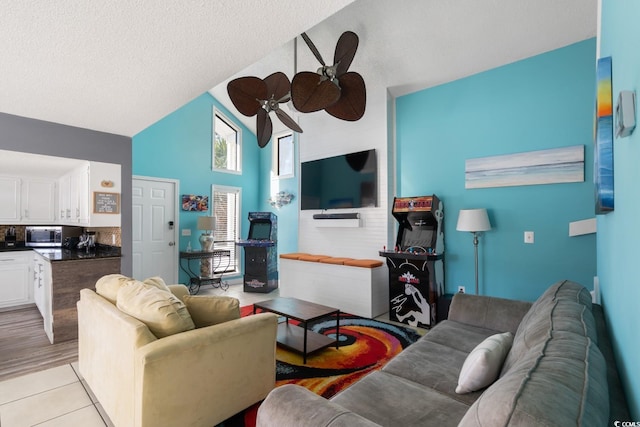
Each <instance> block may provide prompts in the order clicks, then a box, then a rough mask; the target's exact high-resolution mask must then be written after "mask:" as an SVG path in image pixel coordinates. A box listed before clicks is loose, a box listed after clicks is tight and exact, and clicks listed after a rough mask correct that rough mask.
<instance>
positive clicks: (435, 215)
mask: <svg viewBox="0 0 640 427" xmlns="http://www.w3.org/2000/svg"><path fill="white" fill-rule="evenodd" d="M391 213H392V214H393V216H394V217H395V219H396V220H397V221H398V236H397V238H396V247H395V249H394V250H393V251H381V252H380V256H383V257H385V258H386V259H387V266H388V267H389V319H390V320H393V321H396V322H401V323H406V324H408V325H411V326H418V327H430V326H433V325H435V323H436V301H437V300H438V297H439V296H440V295H441V294H442V293H443V290H444V265H443V262H444V261H443V260H444V222H443V218H444V211H443V206H442V203H441V202H440V200H439V199H438V198H437V197H436V196H435V195H433V196H422V197H396V198H394V199H393V209H392V211H391Z"/></svg>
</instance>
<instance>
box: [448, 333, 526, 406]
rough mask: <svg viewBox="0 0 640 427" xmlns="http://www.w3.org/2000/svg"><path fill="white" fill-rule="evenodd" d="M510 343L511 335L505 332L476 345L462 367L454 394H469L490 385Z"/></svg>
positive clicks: (498, 370)
mask: <svg viewBox="0 0 640 427" xmlns="http://www.w3.org/2000/svg"><path fill="white" fill-rule="evenodd" d="M512 343H513V334H512V333H511V332H505V333H503V334H496V335H491V336H490V337H488V338H486V339H485V340H484V341H482V342H481V343H480V344H478V345H477V346H476V348H474V349H473V350H472V351H471V353H469V355H468V356H467V358H466V360H465V361H464V364H463V365H462V369H461V370H460V376H459V378H458V387H456V393H458V394H465V393H470V392H472V391H476V390H480V389H481V388H484V387H487V386H488V385H490V384H492V383H493V382H494V381H495V380H496V379H497V378H498V374H499V373H500V369H501V368H502V363H504V359H505V357H507V353H509V349H510V348H511V344H512Z"/></svg>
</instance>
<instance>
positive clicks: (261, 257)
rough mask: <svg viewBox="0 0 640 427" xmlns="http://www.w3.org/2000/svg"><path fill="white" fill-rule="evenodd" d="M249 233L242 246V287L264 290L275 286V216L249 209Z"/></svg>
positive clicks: (254, 290) (264, 291)
mask: <svg viewBox="0 0 640 427" xmlns="http://www.w3.org/2000/svg"><path fill="white" fill-rule="evenodd" d="M249 223H250V225H249V237H248V239H247V240H239V241H238V242H236V246H242V247H244V291H245V292H262V293H268V292H271V291H273V290H274V289H276V288H277V287H278V246H277V241H278V217H276V216H275V215H274V214H273V213H271V212H249Z"/></svg>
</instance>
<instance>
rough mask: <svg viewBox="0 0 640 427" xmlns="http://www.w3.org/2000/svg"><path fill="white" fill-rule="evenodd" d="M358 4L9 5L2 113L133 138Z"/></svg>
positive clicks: (35, 0)
mask: <svg viewBox="0 0 640 427" xmlns="http://www.w3.org/2000/svg"><path fill="white" fill-rule="evenodd" d="M351 1H353V0H321V1H311V2H307V1H299V0H270V1H260V0H252V1H247V0H215V1H212V0H199V1H196V0H118V1H102V0H100V1H98V0H56V1H42V0H3V1H2V2H0V112H4V113H9V114H15V115H19V116H25V117H30V118H36V119H41V120H47V121H53V122H58V123H63V124H69V125H74V126H79V127H84V128H88V129H94V130H100V131H106V132H111V133H115V134H120V135H127V136H133V135H135V134H136V133H138V132H140V131H141V130H143V129H145V128H146V127H148V126H149V125H151V124H152V123H154V122H156V121H158V120H159V119H161V118H162V117H164V116H165V115H167V114H169V113H171V112H172V111H174V110H176V109H177V108H179V107H181V106H182V105H184V104H186V103H187V102H189V101H190V100H192V99H193V98H195V97H197V96H199V95H201V94H203V93H205V92H206V91H207V90H208V89H209V88H211V87H213V86H215V85H216V84H218V83H220V82H221V81H223V80H224V79H226V78H227V77H229V76H230V75H231V74H233V73H234V72H236V71H238V70H239V69H241V68H243V67H246V66H247V65H249V64H251V63H254V62H255V61H257V60H259V59H260V58H261V57H263V56H264V55H265V54H266V53H267V52H270V51H271V50H273V49H275V48H277V47H278V46H280V45H282V44H283V43H284V42H286V41H288V40H291V39H293V38H294V37H295V36H296V35H297V34H299V33H300V32H302V31H304V30H306V29H307V28H310V27H312V26H313V25H315V24H317V23H318V22H320V21H322V20H323V19H325V18H326V17H328V16H329V15H331V14H332V13H334V12H336V11H337V10H339V9H341V8H342V7H344V6H345V5H347V4H349V3H351Z"/></svg>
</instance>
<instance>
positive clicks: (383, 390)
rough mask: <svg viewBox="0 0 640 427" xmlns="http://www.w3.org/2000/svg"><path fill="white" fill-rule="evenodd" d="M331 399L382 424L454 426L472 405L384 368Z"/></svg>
mask: <svg viewBox="0 0 640 427" xmlns="http://www.w3.org/2000/svg"><path fill="white" fill-rule="evenodd" d="M330 400H331V401H332V402H335V403H337V404H338V405H340V406H342V407H344V408H346V409H347V410H350V411H352V412H355V413H356V414H358V415H361V416H363V417H365V418H367V419H369V420H371V421H373V422H375V423H377V424H379V425H381V426H425V425H433V426H451V425H456V423H457V422H458V421H459V420H460V419H462V417H463V416H464V414H465V412H466V411H467V410H468V409H469V406H468V405H465V404H464V403H460V402H458V401H456V400H454V399H452V398H450V397H449V396H446V395H444V394H442V393H439V392H437V391H435V390H433V389H431V388H429V387H424V386H421V385H419V384H416V383H415V382H413V381H410V380H407V379H406V378H400V377H397V376H395V375H391V374H389V373H387V372H383V371H374V372H372V373H371V374H369V375H367V376H365V377H364V378H362V379H361V380H359V381H357V382H356V383H355V384H353V385H351V386H349V387H348V388H346V389H345V390H343V391H341V392H340V393H338V394H336V395H335V396H333V397H332V398H331V399H330Z"/></svg>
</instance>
